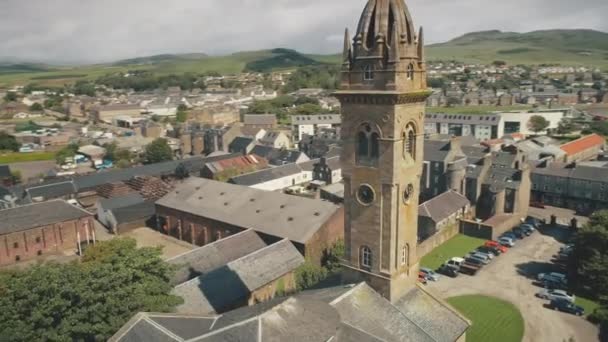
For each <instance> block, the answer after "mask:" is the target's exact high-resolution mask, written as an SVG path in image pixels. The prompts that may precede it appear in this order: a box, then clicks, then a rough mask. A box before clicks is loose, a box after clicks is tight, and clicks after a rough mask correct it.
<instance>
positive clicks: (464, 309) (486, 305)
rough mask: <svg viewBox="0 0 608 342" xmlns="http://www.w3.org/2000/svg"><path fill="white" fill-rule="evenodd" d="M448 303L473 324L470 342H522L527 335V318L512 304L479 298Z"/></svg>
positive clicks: (467, 297) (477, 296)
mask: <svg viewBox="0 0 608 342" xmlns="http://www.w3.org/2000/svg"><path fill="white" fill-rule="evenodd" d="M447 301H448V303H450V305H452V306H453V307H454V308H455V309H456V310H458V311H459V312H460V313H461V314H463V315H464V316H465V317H467V318H468V319H469V320H470V321H471V322H472V325H471V328H469V330H468V331H467V342H487V341H492V342H520V341H521V340H522V338H523V336H524V318H523V317H522V315H521V313H520V312H519V310H518V309H517V308H516V307H515V306H514V305H513V304H511V303H509V302H505V301H503V300H500V299H497V298H492V297H486V296H479V295H471V296H461V297H453V298H449V299H448V300H447Z"/></svg>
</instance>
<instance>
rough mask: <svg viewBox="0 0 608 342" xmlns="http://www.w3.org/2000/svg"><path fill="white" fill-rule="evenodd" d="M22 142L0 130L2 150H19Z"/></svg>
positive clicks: (0, 149)
mask: <svg viewBox="0 0 608 342" xmlns="http://www.w3.org/2000/svg"><path fill="white" fill-rule="evenodd" d="M20 146H21V144H19V143H18V142H17V139H15V137H14V136H12V135H8V134H7V133H6V132H4V131H0V151H13V152H17V151H19V147H20Z"/></svg>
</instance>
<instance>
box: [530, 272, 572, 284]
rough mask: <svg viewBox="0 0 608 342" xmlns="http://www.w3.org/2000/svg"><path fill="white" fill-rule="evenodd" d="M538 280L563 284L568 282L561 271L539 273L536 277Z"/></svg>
mask: <svg viewBox="0 0 608 342" xmlns="http://www.w3.org/2000/svg"><path fill="white" fill-rule="evenodd" d="M536 279H537V280H539V281H555V282H560V283H563V284H568V278H567V277H566V275H565V274H563V273H557V272H551V273H540V274H538V276H537V277H536Z"/></svg>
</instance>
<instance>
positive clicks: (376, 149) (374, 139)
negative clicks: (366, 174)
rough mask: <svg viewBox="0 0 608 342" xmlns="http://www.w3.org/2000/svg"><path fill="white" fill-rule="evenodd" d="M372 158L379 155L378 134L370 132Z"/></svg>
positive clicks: (376, 157)
mask: <svg viewBox="0 0 608 342" xmlns="http://www.w3.org/2000/svg"><path fill="white" fill-rule="evenodd" d="M371 145H372V151H371V152H372V153H371V156H372V159H378V158H379V157H380V135H378V133H375V132H374V133H372V141H371Z"/></svg>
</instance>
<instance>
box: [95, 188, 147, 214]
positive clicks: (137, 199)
mask: <svg viewBox="0 0 608 342" xmlns="http://www.w3.org/2000/svg"><path fill="white" fill-rule="evenodd" d="M143 201H144V198H143V197H141V195H140V194H138V193H136V192H134V193H130V194H127V195H125V196H121V197H113V198H104V199H101V200H99V207H100V208H102V209H103V210H112V209H116V208H123V207H128V206H131V205H134V204H137V203H141V202H143Z"/></svg>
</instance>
